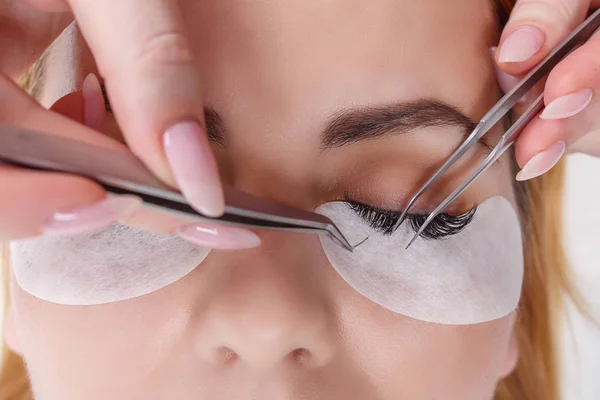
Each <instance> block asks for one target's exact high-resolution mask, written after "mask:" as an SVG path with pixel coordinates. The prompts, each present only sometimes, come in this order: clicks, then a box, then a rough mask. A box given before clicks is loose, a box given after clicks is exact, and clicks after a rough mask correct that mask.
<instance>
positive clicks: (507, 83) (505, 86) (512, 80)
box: [490, 47, 527, 104]
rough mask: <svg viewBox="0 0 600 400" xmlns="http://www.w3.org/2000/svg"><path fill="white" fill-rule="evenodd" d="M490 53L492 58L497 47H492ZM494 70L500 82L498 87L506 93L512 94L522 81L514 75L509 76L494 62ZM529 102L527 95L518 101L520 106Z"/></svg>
mask: <svg viewBox="0 0 600 400" xmlns="http://www.w3.org/2000/svg"><path fill="white" fill-rule="evenodd" d="M490 51H491V53H492V57H493V56H494V55H495V53H496V47H490ZM494 70H495V71H496V80H497V81H498V86H500V89H501V90H502V91H503V92H504V93H508V92H510V91H511V90H512V89H513V88H514V87H515V86H517V83H519V82H520V81H521V78H518V77H516V76H513V75H509V74H507V73H506V72H504V71H502V69H500V67H499V66H498V64H497V63H496V62H495V61H494ZM526 101H527V95H526V94H525V95H523V97H521V98H520V99H519V101H518V103H519V104H523V103H525V102H526Z"/></svg>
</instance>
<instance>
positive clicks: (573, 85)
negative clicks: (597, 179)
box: [516, 35, 600, 169]
mask: <svg viewBox="0 0 600 400" xmlns="http://www.w3.org/2000/svg"><path fill="white" fill-rule="evenodd" d="M598 70H600V35H595V36H594V37H592V38H591V39H590V40H589V41H588V42H587V43H586V44H585V45H584V46H582V47H580V48H579V49H577V50H575V51H574V52H573V53H571V54H570V55H569V56H568V57H567V58H565V59H564V60H563V61H562V62H561V63H560V64H559V65H557V66H556V67H555V68H554V70H552V72H551V73H550V75H549V77H548V81H547V82H546V87H545V92H544V96H545V98H544V102H545V104H546V108H545V109H544V111H543V112H542V113H541V115H540V118H537V119H535V120H534V121H532V122H531V123H530V124H529V125H528V126H527V128H526V129H525V130H524V131H523V132H522V133H521V135H520V137H519V140H518V141H517V143H516V145H517V148H516V156H517V161H518V163H519V165H521V166H526V165H528V164H530V163H531V162H532V159H534V158H535V157H537V155H539V154H544V151H545V150H547V149H549V148H551V146H553V145H554V144H555V143H556V142H557V141H562V142H564V143H565V144H566V146H567V147H569V146H572V145H573V144H574V143H576V142H580V139H581V138H582V137H583V136H584V135H587V134H590V132H593V131H597V130H598V129H599V128H600V123H599V121H598V115H599V113H600V102H599V101H598V100H599V99H598V98H596V97H595V93H598V91H599V90H600V76H598V74H597V71H598ZM580 143H581V142H580ZM588 143H589V144H593V143H597V142H595V141H588ZM587 152H588V153H590V154H597V153H600V149H595V148H590V149H588V151H587ZM537 159H538V160H539V159H540V157H537ZM534 161H535V160H534ZM534 164H535V163H534ZM542 169H543V168H542Z"/></svg>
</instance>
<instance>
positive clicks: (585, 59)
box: [496, 0, 600, 180]
mask: <svg viewBox="0 0 600 400" xmlns="http://www.w3.org/2000/svg"><path fill="white" fill-rule="evenodd" d="M598 7H600V1H598V0H592V1H590V0H517V2H516V5H515V8H514V10H513V12H512V14H511V17H510V20H509V22H508V24H507V25H506V27H505V29H504V31H503V33H502V37H501V39H500V44H499V46H498V49H497V51H496V61H497V63H498V66H499V68H500V69H501V70H502V71H503V72H505V73H507V74H510V75H512V76H516V77H520V76H523V75H524V74H526V73H527V72H528V71H529V70H531V68H533V67H534V66H535V65H537V64H538V63H539V62H540V61H541V60H542V59H543V58H544V57H545V56H546V55H548V53H549V52H550V51H551V50H552V48H554V47H555V46H556V45H557V44H558V43H559V42H560V41H561V40H563V39H564V38H565V37H566V36H567V35H568V34H569V33H570V32H571V31H572V30H573V29H574V28H575V27H577V26H578V25H579V24H580V23H581V22H583V20H584V19H585V18H586V16H587V14H588V12H589V11H590V10H591V9H595V8H598ZM598 71H600V36H599V35H598V34H596V35H595V36H594V37H592V38H591V39H590V40H589V41H588V42H587V43H586V44H585V45H583V46H582V47H580V48H579V49H577V50H576V51H575V52H573V53H572V54H570V55H569V56H568V57H566V58H565V59H564V60H563V61H562V62H561V63H560V64H558V65H557V66H556V67H555V68H554V69H553V71H552V72H551V73H550V75H549V77H548V80H547V81H546V83H545V87H544V102H545V105H546V109H545V110H544V111H543V112H542V114H541V115H540V118H535V119H534V120H533V121H532V122H531V123H530V124H529V125H528V126H527V127H526V128H525V130H524V131H523V132H522V134H521V136H520V137H519V139H518V141H517V143H516V148H515V151H516V157H517V161H518V163H519V165H520V166H521V167H522V168H523V171H522V172H521V173H520V175H519V176H518V178H519V179H522V180H526V179H531V178H534V177H535V176H538V175H541V174H543V173H544V172H546V171H547V170H548V169H550V168H551V167H552V166H553V165H554V164H555V163H556V162H558V160H559V159H560V158H561V156H562V155H563V154H564V153H565V152H582V153H587V154H590V155H593V156H600V118H599V117H598V115H600V101H598V100H600V99H599V97H598V94H600V74H599V73H598ZM509 82H510V80H509ZM513 82H514V80H513ZM506 89H508V87H505V90H506ZM529 100H531V99H529Z"/></svg>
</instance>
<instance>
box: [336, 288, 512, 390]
mask: <svg viewBox="0 0 600 400" xmlns="http://www.w3.org/2000/svg"><path fill="white" fill-rule="evenodd" d="M345 303H346V304H348V303H352V304H353V306H352V307H350V308H348V307H345V308H344V310H345V312H344V314H343V315H342V321H343V322H344V324H343V326H344V336H345V338H346V343H347V345H348V346H349V347H351V348H352V349H354V351H353V353H354V354H355V357H356V358H355V360H354V362H355V364H356V365H359V366H361V367H362V369H363V370H365V372H366V373H367V374H368V375H369V376H370V378H371V381H372V382H373V383H374V385H375V386H377V387H379V388H380V390H381V393H382V395H381V397H382V398H390V399H396V398H408V399H413V398H415V399H416V398H432V399H438V398H440V399H441V398H443V399H448V400H451V399H460V400H471V399H473V400H482V399H491V398H492V394H493V392H494V390H495V388H496V385H497V382H498V380H499V379H501V378H502V377H503V375H504V374H505V372H506V365H507V359H508V358H511V357H512V355H513V354H514V352H512V351H511V337H512V334H511V333H512V327H513V321H514V314H511V315H508V316H506V317H504V318H501V319H498V320H495V321H492V322H486V323H482V324H477V325H467V326H450V325H440V324H432V323H426V322H422V321H417V320H414V319H411V318H408V317H404V316H399V315H395V314H393V313H390V312H387V311H386V310H383V309H381V308H378V307H376V306H375V305H373V304H369V303H368V302H367V301H363V300H353V301H349V300H348V299H346V301H345ZM358 321H360V323H359V322H358Z"/></svg>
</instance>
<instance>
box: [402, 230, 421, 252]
mask: <svg viewBox="0 0 600 400" xmlns="http://www.w3.org/2000/svg"><path fill="white" fill-rule="evenodd" d="M419 236H421V232H418V233H417V234H416V235H415V236H413V238H412V239H411V240H410V242H408V244H407V245H406V247H405V248H404V250H408V248H409V247H410V246H411V245H412V244H413V243H414V242H415V240H417V238H418V237H419Z"/></svg>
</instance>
